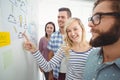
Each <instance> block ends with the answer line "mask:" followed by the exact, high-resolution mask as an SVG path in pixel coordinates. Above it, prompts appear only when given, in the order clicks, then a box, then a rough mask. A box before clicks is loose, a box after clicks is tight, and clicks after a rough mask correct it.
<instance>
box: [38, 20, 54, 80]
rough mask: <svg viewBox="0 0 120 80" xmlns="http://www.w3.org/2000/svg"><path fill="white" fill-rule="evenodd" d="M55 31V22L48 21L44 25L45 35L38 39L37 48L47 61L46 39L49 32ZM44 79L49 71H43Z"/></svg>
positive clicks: (48, 36) (47, 76) (48, 37)
mask: <svg viewBox="0 0 120 80" xmlns="http://www.w3.org/2000/svg"><path fill="white" fill-rule="evenodd" d="M53 32H55V24H54V23H53V22H48V23H46V25H45V36H43V37H42V38H41V39H40V41H39V50H40V52H41V53H42V55H43V57H44V58H45V59H46V60H47V61H49V58H48V55H49V54H48V52H49V50H48V48H47V45H48V41H49V40H50V36H51V34H52V33H53ZM44 74H45V78H46V80H48V78H49V72H44Z"/></svg>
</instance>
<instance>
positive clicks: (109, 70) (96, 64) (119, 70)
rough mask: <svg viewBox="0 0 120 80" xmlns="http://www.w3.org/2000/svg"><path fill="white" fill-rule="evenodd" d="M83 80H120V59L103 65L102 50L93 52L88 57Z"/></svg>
mask: <svg viewBox="0 0 120 80" xmlns="http://www.w3.org/2000/svg"><path fill="white" fill-rule="evenodd" d="M83 80H120V58H118V59H116V60H114V61H112V62H106V63H103V55H102V53H101V48H98V49H95V50H93V51H92V52H91V53H90V55H89V57H88V60H87V63H86V67H85V73H84V79H83Z"/></svg>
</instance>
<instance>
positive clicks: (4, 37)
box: [0, 32, 10, 47]
mask: <svg viewBox="0 0 120 80" xmlns="http://www.w3.org/2000/svg"><path fill="white" fill-rule="evenodd" d="M6 45H10V33H9V32H0V47H3V46H6Z"/></svg>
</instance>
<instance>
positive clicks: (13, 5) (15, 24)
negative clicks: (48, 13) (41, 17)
mask: <svg viewBox="0 0 120 80" xmlns="http://www.w3.org/2000/svg"><path fill="white" fill-rule="evenodd" d="M31 1H33V0H0V32H8V33H9V34H10V44H8V45H3V46H2V47H0V80H40V78H39V68H38V65H37V63H36V61H35V59H34V57H33V56H32V54H30V53H29V52H27V51H26V50H24V49H23V41H24V38H23V36H22V34H21V33H23V32H24V31H26V34H27V35H28V36H29V38H30V40H31V41H32V42H33V43H34V44H35V45H36V46H37V27H36V24H35V22H34V21H32V20H31V14H30V13H31V12H32V9H31V7H32V6H31V4H32V3H31ZM32 5H33V4H32ZM0 36H1V35H0ZM0 39H2V38H0Z"/></svg>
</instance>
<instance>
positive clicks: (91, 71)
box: [84, 0, 120, 80]
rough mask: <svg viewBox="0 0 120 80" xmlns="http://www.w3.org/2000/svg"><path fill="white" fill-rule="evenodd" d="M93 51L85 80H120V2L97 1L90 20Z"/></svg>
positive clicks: (86, 68)
mask: <svg viewBox="0 0 120 80" xmlns="http://www.w3.org/2000/svg"><path fill="white" fill-rule="evenodd" d="M88 25H89V27H90V28H91V33H92V38H91V40H90V44H91V45H92V46H93V47H98V49H95V50H93V51H92V52H91V53H90V55H89V57H88V60H87V63H86V67H85V73H84V80H120V0H97V1H96V2H95V4H94V8H93V15H92V17H90V18H89V24H88Z"/></svg>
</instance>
